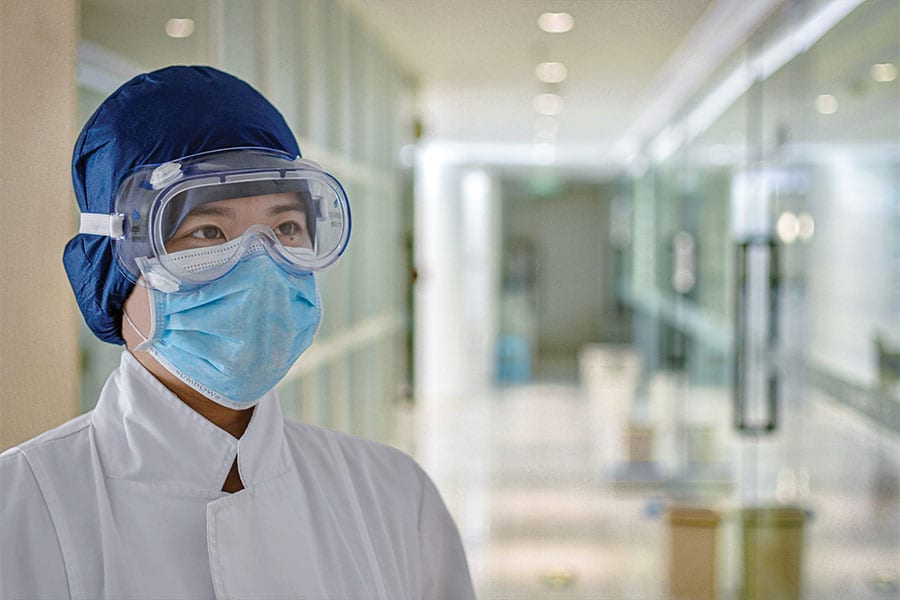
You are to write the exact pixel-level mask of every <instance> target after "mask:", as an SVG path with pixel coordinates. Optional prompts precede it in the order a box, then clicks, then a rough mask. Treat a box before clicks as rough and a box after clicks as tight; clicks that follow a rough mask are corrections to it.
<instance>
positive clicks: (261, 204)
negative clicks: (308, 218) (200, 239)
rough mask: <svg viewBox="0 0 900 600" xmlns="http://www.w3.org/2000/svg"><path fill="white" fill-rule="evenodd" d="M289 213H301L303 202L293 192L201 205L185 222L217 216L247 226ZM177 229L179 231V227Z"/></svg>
mask: <svg viewBox="0 0 900 600" xmlns="http://www.w3.org/2000/svg"><path fill="white" fill-rule="evenodd" d="M289 211H298V212H301V213H302V212H303V202H302V200H301V199H300V198H299V196H298V195H297V194H295V193H293V192H286V193H282V194H266V195H263V196H245V197H243V198H229V199H228V200H216V201H215V202H209V203H207V204H202V205H200V206H197V207H196V208H194V209H193V210H192V211H191V212H189V213H188V216H187V218H186V219H185V220H187V219H188V218H191V217H196V216H201V215H213V214H214V215H217V216H221V217H225V218H229V219H234V221H236V222H237V224H241V223H240V222H241V221H245V220H246V221H247V222H246V224H247V225H253V224H254V223H258V222H264V219H263V221H260V220H258V219H260V218H269V217H272V216H275V215H277V214H280V213H283V212H289ZM179 229H181V228H180V227H179Z"/></svg>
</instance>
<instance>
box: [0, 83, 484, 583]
mask: <svg viewBox="0 0 900 600" xmlns="http://www.w3.org/2000/svg"><path fill="white" fill-rule="evenodd" d="M73 180H74V184H75V192H76V195H77V197H78V202H79V206H80V208H81V212H82V216H81V230H80V233H79V235H77V236H76V237H75V238H73V239H72V240H71V241H70V242H69V244H68V245H67V246H66V250H65V254H64V263H65V266H66V271H67V273H68V275H69V279H70V281H71V283H72V287H73V290H74V292H75V296H76V299H77V301H78V304H79V306H80V308H81V311H82V313H83V315H84V317H85V320H86V322H87V324H88V326H89V327H90V328H91V330H92V331H93V332H94V333H95V334H96V335H97V336H98V337H100V339H102V340H105V341H108V342H112V343H118V344H122V343H124V344H125V347H126V350H125V351H124V352H123V353H122V359H121V363H120V365H119V367H118V368H117V370H116V371H114V372H113V374H112V375H111V376H110V378H109V380H108V381H107V383H106V386H105V387H104V389H103V391H102V393H101V396H100V400H99V402H98V403H97V407H96V408H95V409H94V410H93V411H92V412H90V413H88V414H85V415H82V416H80V417H78V418H76V419H74V420H72V421H70V422H68V423H66V424H64V425H62V426H61V427H59V428H57V429H54V430H52V431H49V432H47V433H45V434H43V435H41V436H38V437H37V438H35V439H33V440H30V441H29V442H26V443H25V444H22V445H21V446H19V447H16V448H12V449H10V450H8V451H7V452H5V453H3V455H2V456H0V489H2V505H0V518H2V521H0V542H2V543H0V597H2V598H19V597H23V598H24V597H27V598H63V597H77V598H209V597H216V598H471V597H473V592H472V586H471V582H470V578H469V573H468V569H467V566H466V560H465V556H464V553H463V549H462V545H461V543H460V540H459V535H458V533H457V530H456V528H455V526H454V524H453V522H452V520H451V519H450V516H449V514H448V513H447V510H446V508H445V507H444V504H443V502H442V501H441V499H440V496H439V495H438V493H437V491H436V489H435V487H434V486H433V484H432V483H431V482H430V481H429V479H428V478H427V476H426V475H425V474H424V473H423V472H422V471H421V469H419V467H418V466H417V465H416V464H415V463H414V462H413V461H412V460H411V459H410V458H408V457H407V456H405V455H404V454H402V453H400V452H398V451H396V450H393V449H391V448H388V447H386V446H382V445H379V444H376V443H373V442H369V441H365V440H361V439H358V438H354V437H352V436H349V435H345V434H340V433H335V432H331V431H327V430H323V429H319V428H316V427H312V426H309V425H304V424H300V423H294V422H290V421H286V420H284V419H283V418H282V415H281V411H280V405H279V402H278V398H277V397H276V395H275V392H274V389H273V388H274V387H275V385H276V384H277V383H278V381H279V380H280V379H281V378H282V377H283V376H284V375H285V374H286V373H287V371H288V369H290V367H291V365H292V364H293V363H294V362H295V361H296V360H297V358H298V357H299V356H300V354H301V353H302V352H303V351H304V350H305V349H306V348H307V347H308V346H309V344H310V343H311V341H312V338H313V336H314V334H315V331H316V329H317V327H318V325H319V322H320V320H321V301H320V298H319V294H318V292H317V289H316V282H315V272H316V271H318V270H320V269H323V268H326V267H328V266H330V265H332V264H334V262H335V261H337V260H338V259H339V258H340V256H341V253H342V252H343V250H344V248H345V247H346V245H347V242H348V238H349V232H350V212H349V205H348V202H347V198H346V196H345V194H344V191H343V189H342V187H341V185H340V183H338V181H337V180H336V179H335V178H334V177H332V176H331V175H329V174H327V173H325V172H324V171H322V170H321V169H320V168H319V167H318V166H317V165H316V164H315V163H312V162H309V161H306V160H303V159H301V158H300V152H299V148H298V147H297V143H296V141H295V139H294V137H293V134H292V133H291V131H290V129H289V128H288V126H287V125H286V123H285V122H284V120H283V118H282V117H281V115H280V114H279V113H278V112H277V110H275V108H274V107H273V106H272V105H271V104H269V103H268V102H267V101H266V100H265V99H264V98H263V97H262V96H261V95H260V94H259V93H258V92H256V91H255V90H253V89H252V88H251V87H250V86H248V85H247V84H245V83H244V82H242V81H240V80H238V79H236V78H234V77H232V76H230V75H228V74H225V73H222V72H221V71H217V70H215V69H211V68H206V67H170V68H167V69H163V70H160V71H156V72H153V73H148V74H144V75H140V76H138V77H136V78H134V79H133V80H131V81H129V82H128V83H126V84H125V85H123V86H122V87H121V88H120V89H119V90H117V91H116V92H115V93H113V94H112V95H111V96H110V97H109V98H108V99H107V100H106V101H105V102H104V103H103V104H102V105H101V106H100V107H99V108H98V109H97V111H96V112H95V114H94V115H93V116H92V117H91V119H90V120H89V121H88V123H87V124H86V125H85V127H84V130H83V131H82V132H81V135H80V137H79V139H78V141H77V143H76V146H75V152H74V157H73Z"/></svg>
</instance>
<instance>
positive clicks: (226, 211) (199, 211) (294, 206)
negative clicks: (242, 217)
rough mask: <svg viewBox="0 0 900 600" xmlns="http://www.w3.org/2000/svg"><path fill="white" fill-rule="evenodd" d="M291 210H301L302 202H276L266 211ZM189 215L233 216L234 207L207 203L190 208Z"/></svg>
mask: <svg viewBox="0 0 900 600" xmlns="http://www.w3.org/2000/svg"><path fill="white" fill-rule="evenodd" d="M292 211H300V212H303V203H302V202H296V203H289V204H278V205H276V206H271V207H269V209H268V210H267V211H266V212H267V214H269V215H270V216H275V215H280V214H282V213H286V212H292ZM187 216H189V217H200V216H218V217H229V218H233V217H234V209H233V208H228V207H225V206H211V205H209V204H205V205H201V206H198V207H196V208H194V209H192V210H191V212H189V213H188V214H187Z"/></svg>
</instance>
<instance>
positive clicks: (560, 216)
mask: <svg viewBox="0 0 900 600" xmlns="http://www.w3.org/2000/svg"><path fill="white" fill-rule="evenodd" d="M610 202H611V199H610V197H609V193H608V190H607V189H606V188H604V187H601V186H599V185H590V184H581V185H579V184H570V185H568V186H566V187H565V188H563V189H561V190H560V191H559V192H558V193H555V194H553V195H551V196H546V197H540V196H530V197H529V196H524V197H521V196H520V197H511V198H508V199H507V200H506V202H505V205H504V219H503V222H504V237H505V238H506V239H513V238H528V239H531V240H532V241H533V243H534V246H535V248H536V250H537V262H538V269H537V271H538V276H537V318H538V353H539V355H543V356H544V357H553V356H562V357H568V358H571V359H574V357H575V355H576V353H577V352H578V350H579V348H580V347H581V346H582V345H583V344H585V343H587V342H595V341H599V340H601V339H603V338H604V335H605V333H604V332H605V323H604V317H605V316H606V315H607V314H608V311H609V304H610V301H609V299H611V298H612V290H611V289H609V287H608V286H607V285H606V284H607V283H608V282H609V278H608V270H609V268H610V265H609V264H608V262H609V261H610V243H609V206H610Z"/></svg>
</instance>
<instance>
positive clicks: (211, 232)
mask: <svg viewBox="0 0 900 600" xmlns="http://www.w3.org/2000/svg"><path fill="white" fill-rule="evenodd" d="M251 225H267V226H268V227H270V228H271V229H272V231H274V232H275V234H276V235H277V236H278V239H279V240H280V241H281V243H282V244H284V245H285V246H288V247H294V248H301V247H302V248H309V249H312V247H313V242H312V236H311V235H310V231H309V228H308V226H307V221H306V212H305V211H304V203H303V200H302V199H301V198H300V196H299V195H298V194H292V193H284V194H267V195H265V196H248V197H245V198H233V199H230V200H219V201H216V202H210V203H208V204H203V205H200V206H198V207H196V208H194V209H193V210H192V211H191V212H190V213H188V215H187V216H186V217H185V219H184V221H182V222H181V224H180V225H179V226H178V229H177V230H176V231H175V233H174V234H173V235H172V237H171V238H170V239H169V241H167V242H166V251H167V252H178V251H180V250H192V249H195V248H204V247H207V246H216V245H218V244H224V243H226V242H230V241H231V240H233V239H235V238H238V237H240V236H241V235H243V233H244V232H245V231H246V230H247V228H248V227H250V226H251Z"/></svg>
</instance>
